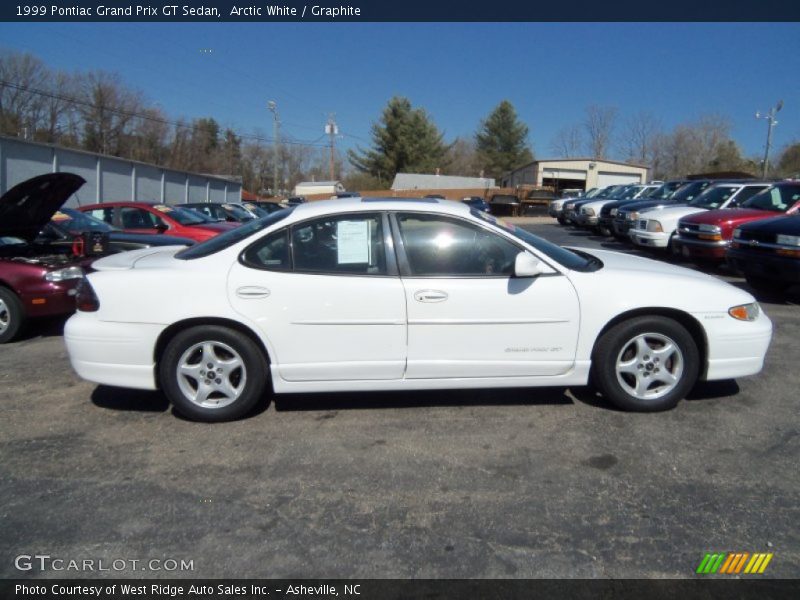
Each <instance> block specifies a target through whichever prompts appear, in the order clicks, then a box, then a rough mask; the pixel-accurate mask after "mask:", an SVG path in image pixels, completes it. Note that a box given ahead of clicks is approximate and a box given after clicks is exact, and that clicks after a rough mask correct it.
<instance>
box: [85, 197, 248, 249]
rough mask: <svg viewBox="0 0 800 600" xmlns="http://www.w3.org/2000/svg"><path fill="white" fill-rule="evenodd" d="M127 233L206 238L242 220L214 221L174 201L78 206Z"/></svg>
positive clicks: (198, 239) (226, 229)
mask: <svg viewBox="0 0 800 600" xmlns="http://www.w3.org/2000/svg"><path fill="white" fill-rule="evenodd" d="M78 210H80V211H81V212H85V213H89V214H90V215H92V216H93V217H95V218H97V219H100V220H101V221H105V222H106V223H108V224H109V225H113V226H114V227H117V228H119V229H122V230H123V231H124V232H126V233H149V234H163V235H171V236H177V237H182V238H189V239H190V240H194V241H195V242H204V241H205V240H207V239H209V238H212V237H214V236H215V235H218V234H220V233H222V232H223V231H228V230H229V229H233V228H234V227H236V226H237V225H238V223H226V222H218V221H212V220H211V219H208V218H207V217H204V216H203V215H200V214H198V213H196V212H194V211H191V210H188V209H185V208H181V207H180V206H174V205H171V204H148V203H146V202H104V203H102V204H90V205H88V206H81V207H79V208H78Z"/></svg>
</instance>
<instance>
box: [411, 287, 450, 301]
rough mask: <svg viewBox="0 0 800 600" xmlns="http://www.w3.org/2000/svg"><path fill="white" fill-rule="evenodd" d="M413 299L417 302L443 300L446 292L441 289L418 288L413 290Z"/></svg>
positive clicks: (445, 298)
mask: <svg viewBox="0 0 800 600" xmlns="http://www.w3.org/2000/svg"><path fill="white" fill-rule="evenodd" d="M414 300H416V301H417V302H444V301H445V300H447V292H443V291H441V290H418V291H416V292H414Z"/></svg>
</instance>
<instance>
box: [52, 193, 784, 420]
mask: <svg viewBox="0 0 800 600" xmlns="http://www.w3.org/2000/svg"><path fill="white" fill-rule="evenodd" d="M93 268H94V269H95V270H96V272H94V273H92V274H90V275H89V276H88V277H87V278H86V279H85V280H84V282H83V284H82V285H81V287H80V289H79V291H78V295H77V305H78V313H76V314H75V315H74V316H73V317H72V318H70V320H69V321H68V323H67V325H66V329H65V339H66V344H67V348H68V350H69V354H70V359H71V362H72V365H73V367H74V368H75V370H76V371H77V372H78V373H79V374H80V375H81V376H82V377H84V378H85V379H88V380H90V381H93V382H97V383H101V384H108V385H116V386H127V387H132V388H139V389H148V390H153V389H161V390H163V392H164V393H165V394H166V395H167V397H168V398H169V400H170V401H171V402H172V403H173V405H174V407H175V408H176V409H177V410H178V411H179V412H180V413H182V414H184V415H186V416H187V417H190V418H193V419H197V420H204V421H222V420H228V419H234V418H239V417H241V416H243V415H245V414H247V413H248V412H249V411H250V410H251V409H252V408H253V407H254V405H255V404H256V403H258V402H259V399H260V398H261V397H262V396H263V395H264V393H265V391H266V389H267V388H268V387H271V388H272V389H273V390H274V391H275V392H276V393H286V392H321V391H355V390H420V389H443V388H450V389H452V388H475V387H511V386H514V387H519V386H531V387H534V386H582V385H586V384H587V383H589V382H590V380H591V382H592V383H593V385H595V386H596V387H597V388H599V390H600V391H601V392H602V393H603V394H604V395H605V397H606V398H608V400H610V401H611V402H612V403H614V404H615V405H617V406H619V407H621V408H624V409H628V410H637V411H657V410H665V409H669V408H672V407H673V406H675V404H676V403H677V402H678V401H679V400H680V399H681V398H683V397H684V396H685V395H686V394H687V393H688V392H689V391H690V389H691V388H692V386H693V385H694V384H695V381H696V380H697V379H698V378H701V379H706V380H713V379H727V378H732V377H739V376H744V375H751V374H754V373H757V372H758V371H760V370H761V368H762V366H763V361H764V355H765V354H766V351H767V348H768V346H769V342H770V339H771V336H772V323H771V322H770V320H769V318H767V316H766V315H765V314H763V313H762V312H761V310H760V309H759V305H758V304H757V303H756V302H755V300H754V299H753V297H752V296H751V295H750V294H748V293H747V292H745V291H743V290H740V289H738V288H735V287H733V286H731V285H729V284H727V283H724V282H722V281H720V280H718V279H715V278H713V277H710V276H707V275H704V274H701V273H697V272H695V271H690V270H687V269H683V268H680V267H675V266H671V265H666V264H662V263H658V262H655V261H651V260H649V259H645V258H639V257H634V256H629V255H625V254H618V253H614V252H609V251H601V250H596V251H594V250H593V251H591V252H589V251H587V250H580V249H567V248H562V247H559V246H556V245H554V244H551V243H550V242H547V241H545V240H543V239H541V238H539V237H537V236H535V235H533V234H531V233H528V232H527V231H524V230H522V229H519V228H517V227H514V226H512V225H507V224H505V223H503V222H502V221H500V220H497V219H495V218H494V217H492V216H490V215H487V214H486V213H484V212H481V211H476V210H471V209H470V208H469V207H468V206H465V205H463V204H461V203H455V202H447V201H439V200H434V199H426V200H392V199H381V198H375V199H373V198H364V199H361V198H348V199H343V200H330V201H322V202H313V203H306V204H302V205H299V206H297V207H294V208H288V209H285V210H281V211H279V212H276V213H273V214H271V215H270V216H268V217H264V218H261V219H258V220H255V221H251V222H250V223H247V224H244V225H242V226H240V227H238V228H237V229H233V230H231V231H228V232H226V233H223V234H221V235H219V236H217V237H215V238H213V239H211V240H208V241H206V242H203V243H201V244H197V245H195V246H193V247H191V248H185V249H184V248H150V249H144V250H135V251H132V252H127V253H124V254H118V255H115V256H110V257H108V258H103V259H101V260H99V261H97V262H95V263H94V264H93Z"/></svg>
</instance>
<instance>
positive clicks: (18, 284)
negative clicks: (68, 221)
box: [0, 173, 87, 344]
mask: <svg viewBox="0 0 800 600" xmlns="http://www.w3.org/2000/svg"><path fill="white" fill-rule="evenodd" d="M84 183H85V180H84V179H83V178H82V177H79V176H78V175H74V174H72V173H49V174H47V175H40V176H38V177H33V178H32V179H28V180H27V181H23V182H22V183H19V184H17V185H15V186H14V187H12V188H11V189H10V190H8V191H7V192H6V193H5V194H3V196H2V197H0V344H2V343H5V342H10V341H12V340H13V339H14V338H16V337H17V336H18V335H19V333H20V332H21V331H22V329H23V327H24V325H25V323H26V321H27V320H28V319H31V318H36V317H49V316H57V315H66V314H69V313H71V312H72V311H74V310H75V298H74V292H75V287H76V285H77V283H78V281H80V280H81V279H82V278H83V276H84V266H85V265H86V263H87V259H86V258H85V257H81V256H76V255H75V252H74V251H73V247H72V244H51V243H50V242H49V241H47V240H41V239H40V235H39V232H40V231H41V230H42V228H43V227H45V225H47V222H48V221H49V220H50V218H51V217H52V216H53V214H54V213H56V212H57V211H58V209H59V208H60V207H61V206H62V205H63V204H64V203H65V202H66V201H67V199H68V198H69V197H70V196H71V195H72V194H73V193H75V192H76V191H77V190H78V189H79V188H80V187H81V186H82V185H83V184H84Z"/></svg>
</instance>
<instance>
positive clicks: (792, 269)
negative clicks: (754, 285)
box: [726, 248, 800, 283]
mask: <svg viewBox="0 0 800 600" xmlns="http://www.w3.org/2000/svg"><path fill="white" fill-rule="evenodd" d="M726 260H727V261H728V264H729V265H730V266H731V268H733V269H734V270H736V271H739V272H741V273H744V274H745V275H751V276H753V277H763V278H765V279H772V280H776V281H784V282H786V283H800V259H797V258H790V257H784V256H777V255H775V254H771V253H769V252H760V251H755V252H754V251H750V250H740V249H736V248H729V249H728V252H727V254H726Z"/></svg>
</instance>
